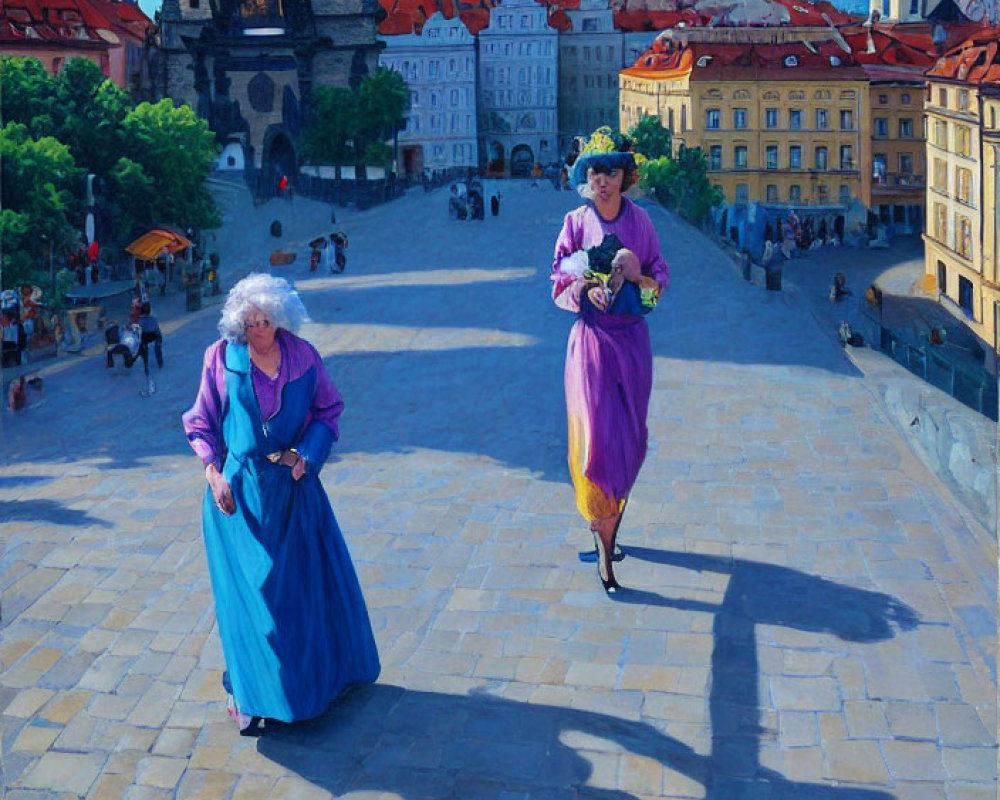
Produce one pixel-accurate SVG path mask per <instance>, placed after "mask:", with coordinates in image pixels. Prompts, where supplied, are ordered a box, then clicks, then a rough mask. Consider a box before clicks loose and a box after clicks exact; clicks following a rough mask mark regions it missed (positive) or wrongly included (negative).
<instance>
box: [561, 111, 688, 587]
mask: <svg viewBox="0 0 1000 800" xmlns="http://www.w3.org/2000/svg"><path fill="white" fill-rule="evenodd" d="M627 146H628V143H627V142H621V141H620V142H615V140H613V139H612V138H611V136H610V135H609V132H607V131H604V130H598V131H595V132H594V134H593V136H592V137H591V139H590V141H589V142H588V143H587V145H586V146H585V147H584V148H583V150H582V152H581V154H580V156H579V158H577V160H576V161H575V162H574V164H573V173H572V176H571V180H572V182H573V184H574V185H576V186H578V191H580V194H581V195H582V196H583V197H584V198H586V199H587V201H588V202H587V203H586V204H585V205H583V206H581V207H580V208H578V209H576V210H575V211H571V212H570V213H569V214H567V215H566V219H565V221H564V222H563V228H562V231H561V232H560V234H559V239H558V240H557V241H556V247H555V258H554V261H553V265H552V276H551V277H552V298H553V300H554V301H555V303H556V305H558V306H559V307H560V308H563V309H566V310H568V311H572V312H574V313H576V314H577V321H576V323H575V324H574V325H573V328H572V330H571V331H570V335H569V343H568V346H567V350H566V371H565V384H566V412H567V418H568V423H569V469H570V476H571V478H572V480H573V488H574V490H575V493H576V505H577V508H578V509H579V511H580V513H581V514H582V515H583V516H584V518H585V519H587V520H588V521H589V522H590V529H591V531H592V532H593V536H594V548H595V551H596V556H597V573H598V578H600V581H601V584H602V586H603V587H604V590H605V591H606V592H607V593H609V594H611V593H612V592H614V591H615V590H616V589H618V588H619V584H618V582H617V581H616V580H615V575H614V570H613V568H612V562H613V557H614V553H615V540H616V538H617V535H618V528H619V526H620V524H621V519H622V514H623V512H624V510H625V503H626V501H627V500H628V495H629V492H630V491H631V489H632V485H633V484H634V483H635V480H636V477H637V476H638V474H639V469H640V467H641V466H642V462H643V459H644V458H645V456H646V439H647V430H646V414H647V411H648V409H649V396H650V392H651V390H652V385H653V354H652V347H651V345H650V340H649V328H648V327H647V326H646V320H645V319H644V315H645V314H647V313H649V311H650V310H652V308H653V307H654V306H655V305H656V302H657V301H658V300H659V297H660V294H661V293H662V291H663V289H665V288H666V285H667V281H668V279H669V276H670V272H669V269H668V268H667V263H666V261H664V259H663V255H662V254H661V253H660V242H659V239H658V238H657V235H656V231H655V229H654V228H653V224H652V222H651V221H650V219H649V215H648V214H647V213H646V212H645V211H643V210H642V209H641V208H639V207H638V206H637V205H636V204H635V203H633V202H632V201H631V200H630V199H629V198H627V197H625V196H624V195H623V194H622V192H623V191H624V190H625V189H627V188H628V187H629V186H631V185H632V184H633V183H634V182H635V168H636V165H635V158H634V156H633V155H632V153H630V152H628V151H627V149H626V148H627Z"/></svg>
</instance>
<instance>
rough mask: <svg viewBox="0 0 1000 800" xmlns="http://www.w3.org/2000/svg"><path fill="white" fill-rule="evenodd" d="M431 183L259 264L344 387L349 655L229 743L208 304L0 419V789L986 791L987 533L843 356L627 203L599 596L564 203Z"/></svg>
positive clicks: (660, 217) (989, 726)
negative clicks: (584, 487)
mask: <svg viewBox="0 0 1000 800" xmlns="http://www.w3.org/2000/svg"><path fill="white" fill-rule="evenodd" d="M445 203H446V198H445V195H444V194H443V193H441V192H438V193H432V194H430V195H424V194H423V192H420V193H419V194H417V193H413V194H411V195H408V196H407V197H405V198H403V199H402V200H400V201H398V202H397V203H394V204H391V205H388V206H383V207H380V208H378V209H373V210H371V211H370V212H365V213H364V214H357V215H356V216H354V217H352V218H351V225H352V227H351V228H350V231H349V232H350V235H351V251H350V261H349V265H348V270H347V272H345V273H344V274H343V275H342V276H337V277H330V276H320V275H313V276H310V275H309V274H308V273H307V272H306V266H305V264H306V263H307V261H305V263H302V262H303V261H304V259H299V261H297V262H296V264H295V265H293V266H292V267H291V268H290V269H289V270H288V274H289V275H290V276H291V277H293V278H294V279H295V280H296V281H297V285H298V287H299V288H300V290H301V291H302V293H303V296H304V298H305V301H306V304H307V307H308V308H309V310H310V312H311V315H312V317H313V322H312V323H311V324H309V325H308V326H307V327H306V329H305V334H306V336H307V337H308V338H309V339H310V340H311V341H313V342H314V343H315V344H316V346H317V347H318V348H319V350H320V352H321V353H322V354H323V356H324V358H325V359H326V361H327V364H328V367H329V368H330V370H331V373H332V374H333V376H334V379H335V381H336V382H337V384H338V387H339V388H340V389H341V391H342V393H343V394H344V396H345V398H346V401H347V410H346V412H345V414H344V418H343V431H342V438H341V441H340V442H339V443H338V447H337V450H336V454H335V457H334V458H333V459H332V460H331V462H330V463H329V464H328V466H327V467H326V469H325V470H324V473H323V479H324V481H325V483H326V485H327V488H328V490H329V491H330V494H331V499H332V501H333V505H334V508H335V510H336V512H337V514H338V518H339V521H340V523H341V526H342V528H343V529H344V531H345V535H346V537H347V540H348V543H349V546H350V547H351V550H352V553H353V556H354V558H355V561H356V564H357V566H358V569H359V573H360V577H361V581H362V584H363V586H364V588H365V592H366V596H367V599H368V602H369V605H370V608H371V614H372V620H373V624H374V626H375V628H376V637H377V639H378V643H379V647H380V650H381V654H382V658H383V673H382V676H381V678H380V680H379V682H378V683H377V684H376V685H373V686H369V687H363V688H358V689H355V690H352V691H350V692H348V693H347V694H346V696H345V697H343V698H341V700H339V701H338V702H337V703H336V704H334V706H332V707H331V709H330V711H329V712H328V713H327V714H326V715H324V716H323V717H321V718H320V719H318V720H315V721H312V722H309V723H304V724H300V725H295V726H289V727H282V728H280V729H278V730H275V731H271V732H270V733H269V734H268V735H266V736H264V737H262V738H261V739H259V740H248V739H242V738H240V737H239V736H237V735H236V734H235V731H234V730H233V727H232V725H231V723H229V721H228V720H227V719H226V715H225V709H224V702H223V701H224V698H223V694H222V689H221V681H220V678H221V673H222V670H223V669H224V662H223V658H222V653H221V647H220V645H219V642H218V636H217V633H216V631H215V629H214V617H213V607H212V596H211V590H210V586H209V582H208V575H207V570H206V567H205V563H204V554H203V551H202V548H201V541H200V521H199V516H200V502H201V496H202V493H203V491H204V486H203V479H202V477H201V474H200V470H199V469H198V466H197V462H196V460H195V459H194V457H193V456H192V455H191V454H190V451H189V450H188V448H187V445H186V443H185V441H184V438H183V435H182V433H181V432H180V428H179V415H180V413H181V411H182V410H183V409H184V408H186V407H187V405H189V404H190V402H191V400H192V398H193V396H194V392H195V390H196V387H197V381H198V369H199V364H200V359H201V353H202V351H203V349H204V347H205V346H206V345H207V344H208V343H209V342H210V341H211V340H212V337H213V330H214V325H215V320H216V315H217V309H205V310H203V311H201V312H196V313H194V314H189V315H183V316H178V317H176V318H166V319H165V321H166V322H168V323H170V324H171V329H170V332H169V333H168V336H167V342H166V347H165V351H166V357H167V361H166V365H165V367H164V369H163V371H162V372H161V373H158V374H157V373H155V370H154V375H155V377H156V383H157V392H156V393H155V394H154V395H153V396H152V397H149V398H145V399H144V398H141V397H140V396H139V394H138V391H137V389H138V384H137V379H136V376H135V375H127V374H125V375H120V374H108V373H107V372H106V371H105V370H104V369H103V364H99V363H98V359H95V358H81V359H77V360H76V361H75V362H74V363H71V364H68V365H66V366H63V367H61V368H60V370H55V371H54V372H53V373H52V374H51V375H49V376H48V377H47V381H46V389H45V396H44V404H43V405H40V406H36V407H34V408H29V409H28V410H27V413H25V414H23V415H21V416H19V417H18V418H17V425H16V426H12V425H11V424H10V423H11V421H12V419H13V418H12V417H10V416H9V415H7V416H6V417H5V428H4V431H5V460H4V462H3V463H2V464H0V508H2V514H3V518H2V519H3V521H2V528H3V532H2V535H3V537H4V542H5V548H4V552H3V555H2V558H0V588H2V590H3V611H4V616H3V626H4V627H3V629H2V641H0V669H2V675H0V707H2V709H3V711H2V714H3V716H2V720H0V723H2V741H0V748H2V749H0V753H2V768H3V786H4V789H5V790H6V797H10V798H19V800H24V799H25V798H32V800H39V799H40V798H64V797H86V798H105V797H108V798H111V797H114V798H129V800H133V798H202V797H203V798H219V799H220V800H226V799H227V798H245V797H246V798H253V797H261V798H293V797H302V798H320V797H349V798H352V800H358V799H359V798H406V799H407V800H425V799H429V798H437V797H443V798H476V799H477V800H478V799H479V798H504V800H510V799H511V798H544V799H545V800H548V798H554V799H556V798H585V797H594V798H605V800H607V799H608V798H615V799H616V800H625V798H638V799H639V800H645V799H646V798H710V799H711V800H729V799H730V798H732V799H733V800H743V799H744V798H746V800H756V798H792V797H795V798H817V799H818V800H887V798H897V799H898V800H911V798H912V800H921V799H922V798H931V797H933V798H945V799H946V800H965V799H966V798H983V797H995V796H996V746H995V745H996V736H995V732H996V701H995V698H996V677H995V662H991V661H990V659H989V657H988V655H989V653H991V652H995V646H996V643H995V630H996V614H995V609H996V568H995V565H996V545H995V542H994V540H993V539H992V538H991V537H990V536H989V535H988V534H986V533H985V532H984V531H982V530H981V529H978V528H977V527H976V525H975V522H974V520H972V519H971V518H970V517H969V515H967V514H964V513H963V510H962V508H961V506H960V505H958V504H957V503H956V501H955V499H954V498H953V497H952V495H951V494H950V493H949V491H948V490H947V487H946V486H944V485H943V484H942V483H941V482H940V481H939V480H937V479H936V478H935V477H934V476H933V475H931V474H930V473H929V472H928V471H927V469H926V468H925V467H924V466H923V464H922V463H921V462H920V460H919V459H918V458H917V457H916V456H914V454H913V453H912V452H911V451H910V450H909V448H908V446H907V444H906V443H905V441H904V440H903V439H902V438H901V437H900V436H899V435H898V434H897V433H896V431H895V429H894V428H893V426H892V424H891V422H890V421H889V420H888V419H887V418H886V416H885V414H884V412H883V409H882V406H881V405H880V403H879V400H878V397H877V395H876V393H874V392H873V391H872V390H871V388H870V386H869V385H868V383H867V382H866V377H865V372H864V368H865V366H866V365H865V364H863V363H862V364H860V365H859V364H858V363H857V362H852V361H850V360H848V359H847V358H845V356H844V353H843V352H842V351H841V350H840V348H839V347H838V346H837V345H836V343H835V342H834V340H833V339H832V338H831V336H830V335H829V332H828V331H825V330H823V329H822V328H821V327H819V326H818V325H817V322H816V320H815V318H814V317H813V316H812V315H811V314H810V313H809V311H808V309H806V308H805V307H804V306H803V304H802V301H801V298H799V297H798V296H797V295H796V294H795V293H794V292H789V293H774V292H766V291H764V290H762V289H760V288H759V287H755V286H751V285H749V284H746V283H744V282H743V281H741V280H740V279H739V278H738V277H737V276H736V271H735V269H734V268H733V266H732V265H731V264H730V263H729V262H728V260H727V258H726V256H725V255H724V254H722V253H720V252H719V251H718V250H717V249H715V248H714V246H713V245H711V243H710V242H708V241H707V240H706V239H705V238H704V237H703V236H702V235H701V234H700V233H699V232H697V231H695V230H693V229H692V228H690V227H689V226H687V225H685V224H683V223H681V222H679V221H678V220H676V219H674V218H671V217H670V216H668V215H667V214H665V213H662V212H660V211H658V210H656V209H653V215H654V220H655V222H656V224H657V226H658V229H659V230H660V233H661V237H662V241H663V246H664V251H665V253H666V255H667V258H668V260H669V261H670V263H671V267H672V269H673V275H674V279H673V285H672V287H671V289H670V291H669V292H668V293H667V294H666V295H665V297H664V300H663V302H662V304H661V307H660V308H659V309H658V310H657V311H656V312H655V313H654V314H653V315H652V316H651V317H650V326H651V331H652V337H653V348H654V355H655V368H656V376H655V385H654V393H653V398H652V402H651V410H650V452H649V456H648V458H647V461H646V464H645V466H644V468H643V471H642V473H641V475H640V479H639V483H638V484H637V486H636V489H635V492H634V495H633V497H632V499H631V500H630V504H629V509H628V512H627V514H626V518H625V523H624V525H623V529H622V540H623V544H624V546H625V547H626V550H627V551H628V555H627V557H626V559H625V560H624V561H623V562H621V564H620V566H619V567H618V573H619V577H620V579H621V580H622V582H623V584H624V585H625V586H626V587H627V588H626V590H624V591H623V592H621V593H620V594H619V595H618V596H617V597H616V598H615V600H610V599H608V598H606V597H605V596H604V595H603V593H602V592H601V591H600V589H599V586H598V584H597V581H596V578H595V575H594V567H593V565H592V564H583V563H580V562H579V561H578V560H577V557H576V553H577V551H578V550H580V549H583V548H585V547H586V546H587V536H588V534H587V531H586V526H585V524H583V523H582V522H581V520H580V519H579V517H578V516H577V515H576V514H575V511H574V509H573V499H572V491H571V489H570V487H569V483H568V474H567V469H566V466H565V416H564V414H565V412H564V409H563V400H562V386H561V384H562V360H563V357H564V349H565V341H566V333H567V331H568V328H569V325H570V324H571V322H572V318H571V317H570V316H569V315H568V314H565V313H564V312H560V311H559V310H557V309H555V307H554V306H553V305H552V304H551V302H550V301H549V299H548V294H547V271H548V264H549V260H550V258H551V250H552V243H553V240H554V238H555V235H556V233H557V231H558V227H559V224H560V222H561V218H562V215H563V214H564V213H565V211H566V210H568V209H569V208H572V207H573V206H574V205H575V203H574V202H573V201H572V198H571V196H570V195H569V194H568V193H564V194H563V193H557V192H554V191H552V190H551V189H549V188H548V187H539V188H537V189H532V188H530V187H529V186H528V184H526V183H525V184H514V183H512V184H511V186H510V189H509V191H507V192H505V195H504V207H503V209H502V212H501V216H500V217H497V218H490V219H488V220H486V221H484V222H482V223H459V222H457V221H449V220H448V219H447V218H446V213H445V209H446V206H445ZM296 204H297V208H298V209H299V210H300V211H301V213H303V215H305V214H306V209H308V208H309V206H308V204H307V203H305V202H302V201H299V200H296ZM428 204H430V205H429V206H428ZM428 207H429V208H430V209H431V210H432V211H433V209H434V208H437V210H438V211H439V212H440V213H439V214H437V215H434V214H433V213H431V214H428V213H427V209H428ZM322 210H323V209H322V208H319V209H318V210H317V211H316V214H317V216H316V219H317V220H321V218H320V217H319V213H320V211H322ZM418 213H419V214H420V218H421V220H424V221H425V222H426V226H425V227H422V228H420V229H419V230H417V229H415V228H414V226H412V225H406V224H403V223H402V222H401V221H404V220H411V219H413V218H415V216H416V215H417V214H418ZM317 226H318V227H319V229H323V228H324V227H326V226H327V222H325V221H322V220H321V221H319V222H317ZM386 230H393V231H398V234H396V235H393V236H391V237H389V236H385V235H384V231H386Z"/></svg>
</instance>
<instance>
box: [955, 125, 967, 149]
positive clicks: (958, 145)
mask: <svg viewBox="0 0 1000 800" xmlns="http://www.w3.org/2000/svg"><path fill="white" fill-rule="evenodd" d="M955 152H956V153H960V154H961V155H963V156H967V155H969V152H970V150H969V129H968V128H967V127H965V126H964V125H956V126H955Z"/></svg>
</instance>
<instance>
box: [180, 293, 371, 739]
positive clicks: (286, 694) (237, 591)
mask: <svg viewBox="0 0 1000 800" xmlns="http://www.w3.org/2000/svg"><path fill="white" fill-rule="evenodd" d="M307 319H308V318H307V315H306V310H305V308H304V307H303V305H302V301H301V300H300V299H299V296H298V294H297V293H296V292H295V291H294V290H293V289H292V287H291V286H290V285H289V283H288V282H287V281H285V280H284V279H282V278H273V277H271V276H270V275H250V276H249V277H247V278H244V279H243V280H241V281H240V282H239V283H237V284H236V285H235V286H234V287H233V288H232V290H231V291H230V292H229V296H228V298H227V300H226V305H225V307H224V308H223V310H222V320H221V321H220V323H219V330H220V332H221V334H222V338H221V339H220V340H219V341H217V342H215V344H213V345H212V346H211V347H209V348H208V350H207V351H206V352H205V362H204V370H203V372H202V378H201V387H200V389H199V391H198V397H197V399H196V400H195V404H194V406H192V407H191V409H190V410H189V411H188V412H187V413H185V414H184V417H183V422H184V430H185V432H186V433H187V438H188V442H189V443H190V444H191V447H192V449H193V450H194V451H195V453H196V454H197V455H198V457H199V458H200V459H201V461H202V464H203V465H204V469H205V478H206V480H207V482H208V488H207V491H206V492H205V501H204V510H203V530H204V535H205V551H206V555H207V557H208V569H209V574H210V576H211V580H212V592H213V594H214V595H215V614H216V619H217V620H218V624H219V636H220V638H221V639H222V649H223V653H224V655H225V659H226V668H227V669H226V673H225V675H224V676H223V685H224V686H225V688H226V691H227V692H228V694H229V700H228V707H229V713H230V716H232V717H233V718H234V719H235V720H236V722H237V724H238V726H239V728H240V732H241V733H242V734H244V735H257V734H258V733H259V732H260V723H261V721H262V720H268V719H271V720H278V721H282V722H292V721H295V720H301V719H308V718H310V717H315V716H317V715H319V714H322V713H323V711H324V710H325V709H326V708H327V706H328V705H329V704H330V702H331V701H332V700H334V699H335V698H336V697H337V695H338V694H339V693H340V692H341V690H342V689H343V688H344V687H345V686H347V685H349V684H352V683H363V682H371V681H374V680H375V679H376V678H377V677H378V674H379V669H380V666H379V659H378V651H377V649H376V647H375V639H374V636H373V635H372V628H371V624H370V622H369V620H368V609H367V608H366V606H365V601H364V597H363V596H362V594H361V587H360V585H359V583H358V578H357V575H356V573H355V571H354V566H353V564H352V563H351V557H350V554H349V553H348V551H347V546H346V544H345V543H344V538H343V536H342V534H341V532H340V528H339V527H338V526H337V520H336V518H335V517H334V515H333V509H332V508H331V507H330V501H329V500H328V499H327V496H326V492H325V491H324V490H323V485H322V483H321V482H320V479H319V471H320V469H321V468H322V467H323V464H324V462H325V461H326V459H327V456H328V455H329V453H330V448H331V446H332V445H333V442H334V441H336V439H337V437H338V428H337V422H338V419H339V417H340V413H341V411H342V410H343V408H344V402H343V400H342V399H341V397H340V394H339V392H338V391H337V389H336V387H335V386H334V385H333V382H332V381H331V380H330V376H329V374H328V373H327V371H326V368H325V367H324V365H323V361H322V359H321V358H320V355H319V353H317V352H316V349H315V348H314V347H313V346H312V345H311V344H309V343H308V342H306V341H305V340H304V339H300V338H299V337H298V336H296V335H295V331H297V330H298V327H299V324H300V323H301V322H303V321H306V320H307Z"/></svg>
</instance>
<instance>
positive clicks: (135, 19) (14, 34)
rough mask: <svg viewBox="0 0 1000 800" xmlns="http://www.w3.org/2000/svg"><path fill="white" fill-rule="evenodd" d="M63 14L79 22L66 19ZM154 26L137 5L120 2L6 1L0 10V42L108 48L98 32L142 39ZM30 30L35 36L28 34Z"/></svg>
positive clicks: (65, 0) (74, 0)
mask: <svg viewBox="0 0 1000 800" xmlns="http://www.w3.org/2000/svg"><path fill="white" fill-rule="evenodd" d="M63 12H69V13H70V15H71V17H73V16H75V17H77V18H78V19H66V18H65V16H64V15H63ZM152 24H153V23H152V21H151V20H150V19H149V17H147V16H146V15H145V14H144V13H143V12H142V10H141V9H140V8H139V7H138V6H137V5H134V4H132V3H127V2H117V0H4V3H3V6H2V7H0V42H2V41H10V42H15V41H16V42H18V43H19V44H20V45H23V44H25V43H28V42H37V43H38V44H39V45H41V44H43V43H45V44H66V45H71V46H73V47H83V48H88V47H91V46H93V45H103V46H105V47H106V43H104V40H103V39H102V38H101V37H100V36H99V35H98V33H97V31H98V30H107V31H118V32H120V33H122V34H124V35H126V36H135V37H138V38H140V39H141V38H143V37H144V35H145V31H146V28H147V27H149V26H152ZM29 26H30V28H31V29H32V30H33V34H29V33H28V32H27V28H28V27H29ZM81 32H82V35H81Z"/></svg>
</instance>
